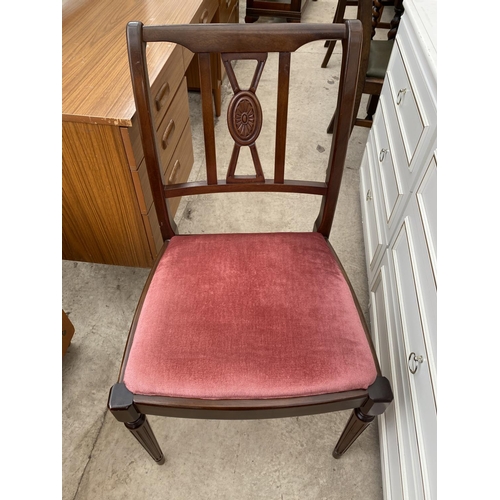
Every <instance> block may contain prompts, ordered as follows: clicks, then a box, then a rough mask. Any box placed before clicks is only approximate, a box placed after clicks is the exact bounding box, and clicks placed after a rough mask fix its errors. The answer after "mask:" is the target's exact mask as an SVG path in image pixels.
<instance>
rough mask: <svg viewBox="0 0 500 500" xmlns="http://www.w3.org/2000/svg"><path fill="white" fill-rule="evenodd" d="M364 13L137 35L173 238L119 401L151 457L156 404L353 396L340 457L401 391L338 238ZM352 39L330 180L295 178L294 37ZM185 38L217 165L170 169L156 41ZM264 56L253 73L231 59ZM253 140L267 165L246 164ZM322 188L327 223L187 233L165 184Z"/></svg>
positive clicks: (130, 30) (157, 195)
mask: <svg viewBox="0 0 500 500" xmlns="http://www.w3.org/2000/svg"><path fill="white" fill-rule="evenodd" d="M361 37H362V29H361V23H360V22H359V21H357V20H350V21H346V23H345V24H341V25H339V24H312V25H306V24H286V23H285V24H249V25H245V24H239V25H238V24H210V25H208V24H206V25H187V26H186V25H175V26H143V25H142V23H140V22H131V23H129V24H128V26H127V41H128V51H129V60H130V68H131V73H132V82H133V88H134V96H135V102H136V108H137V113H138V120H139V124H140V131H141V138H142V145H143V149H144V154H145V160H146V165H147V171H148V176H149V181H150V184H151V188H152V192H153V196H154V204H155V209H156V213H157V215H158V220H159V221H160V226H161V231H162V235H163V239H164V242H165V243H164V246H163V248H162V250H161V252H160V254H159V255H158V257H157V259H156V262H155V264H154V266H153V268H152V270H151V273H150V275H149V278H148V280H147V282H146V285H145V288H144V291H143V293H142V296H141V298H140V301H139V304H138V307H137V310H136V313H135V316H134V319H133V321H132V325H131V329H130V334H129V337H128V340H127V343H126V347H125V353H124V357H123V361H122V366H121V369H120V374H119V378H118V382H117V383H116V384H115V385H114V386H113V387H112V388H111V390H110V395H109V400H108V408H109V410H110V411H111V413H112V414H113V415H114V416H115V417H116V419H117V420H118V421H120V422H123V423H124V424H125V427H126V428H127V429H129V430H130V431H131V432H132V434H133V435H134V436H135V437H136V438H137V440H138V441H139V442H140V443H141V444H142V446H143V447H144V448H145V449H146V450H147V451H148V453H149V454H150V455H151V457H152V458H153V459H154V460H155V461H156V462H158V463H159V464H162V463H163V462H164V456H163V453H162V451H161V449H160V446H159V444H158V442H157V440H156V438H155V436H154V434H153V431H152V430H151V427H150V426H149V423H148V420H147V418H146V415H162V416H171V417H187V418H209V419H261V418H276V417H290V416H299V415H309V414H319V413H325V412H332V411H337V410H345V409H353V412H352V415H351V417H350V419H349V421H348V423H347V426H346V428H345V430H344V432H343V433H342V435H341V437H340V439H339V441H338V443H337V445H336V447H335V450H334V456H335V457H336V458H339V457H340V456H341V455H342V454H343V453H344V452H345V451H346V450H347V449H348V448H349V447H350V446H351V444H352V443H353V442H354V440H355V439H356V438H357V437H358V436H359V435H360V434H361V432H362V431H363V430H364V429H365V428H366V427H367V426H368V425H369V424H370V422H372V421H373V420H374V418H375V417H376V416H377V415H380V414H382V413H383V412H384V410H385V408H386V407H387V406H388V405H389V404H390V402H391V401H392V399H393V395H392V391H391V387H390V384H389V381H388V380H387V379H386V378H385V377H383V376H382V374H381V372H380V367H379V363H378V360H377V358H376V354H375V351H374V348H373V345H372V342H371V339H370V335H369V332H368V329H367V327H366V324H365V321H364V319H363V315H362V313H361V312H360V308H359V305H358V302H357V299H356V297H355V295H354V293H353V291H352V288H351V285H350V284H349V281H348V279H347V276H346V274H345V272H344V270H343V268H342V265H341V264H340V262H339V260H338V258H337V256H336V254H335V252H334V250H333V248H332V247H331V246H330V244H329V242H328V236H329V234H330V230H331V226H332V221H333V216H334V212H335V206H336V203H337V198H338V194H339V189H340V184H341V180H342V172H343V167H344V161H345V157H346V151H347V143H348V139H349V135H350V126H351V121H352V114H353V109H354V101H355V90H356V81H357V77H358V67H359V59H360V53H361V46H362V41H361ZM326 39H337V40H341V41H342V46H343V48H344V50H343V59H342V72H341V73H342V74H341V80H340V88H339V96H338V107H339V110H340V111H339V113H338V119H337V120H336V122H335V124H334V132H333V139H332V149H331V152H330V157H329V160H328V165H327V170H326V178H325V180H324V181H323V182H311V181H297V180H288V179H286V178H285V148H286V122H287V108H288V88H289V76H290V62H291V52H294V51H295V50H296V49H297V48H299V47H300V46H302V45H303V44H306V43H308V42H312V41H315V40H326ZM165 41H168V42H173V43H177V44H181V45H184V46H185V47H187V48H188V49H189V50H191V51H192V52H195V53H198V54H199V61H200V79H201V98H202V105H201V107H202V112H203V126H204V139H205V156H206V173H207V180H206V181H197V182H188V183H184V184H174V185H170V184H167V185H165V184H164V182H163V179H162V176H161V173H160V172H162V171H163V170H161V165H160V161H161V160H160V155H159V151H160V147H159V145H158V143H157V138H156V135H155V127H154V123H153V118H152V117H153V114H152V105H151V104H152V98H151V93H150V88H149V80H148V70H147V65H146V59H145V50H146V49H145V47H146V43H148V44H153V43H156V42H165ZM211 52H215V53H220V54H221V57H222V61H223V63H224V65H225V67H226V70H227V74H228V77H229V81H230V83H231V86H232V88H233V90H234V96H233V97H232V99H231V101H230V104H229V107H228V128H229V132H230V134H231V136H232V138H233V139H234V150H233V155H232V158H231V160H230V164H229V167H228V171H227V177H226V179H225V180H223V179H218V177H217V165H216V151H215V140H214V118H213V112H212V100H211V89H212V86H211V82H210V74H211V72H210V71H209V65H210V53H211ZM269 52H279V68H278V82H277V85H278V98H277V102H278V111H277V125H276V131H277V132H276V151H275V165H274V179H265V178H264V174H263V171H262V168H261V163H260V159H259V155H258V152H257V148H256V142H257V139H258V137H259V133H260V131H261V126H262V123H263V112H262V109H261V105H260V102H259V99H258V97H257V88H258V85H259V79H260V77H261V75H262V71H263V68H264V65H265V63H266V58H267V54H268V53H269ZM240 59H250V60H256V61H257V63H256V70H255V74H254V77H253V80H252V82H251V84H250V88H249V89H241V88H240V87H239V84H238V80H237V76H236V74H235V72H234V70H233V67H232V65H231V61H234V60H240ZM242 147H249V148H250V151H251V156H252V158H253V161H254V166H255V176H238V175H236V174H235V171H236V163H237V160H238V154H239V151H240V149H241V148H242ZM244 191H248V192H258V191H259V192H280V193H307V194H310V195H315V196H321V198H322V204H321V209H320V212H319V215H318V217H317V219H316V222H315V224H314V230H313V231H312V232H306V233H304V232H302V233H300V232H297V233H293V232H286V233H284V232H283V233H279V232H278V233H256V234H254V233H246V234H199V235H179V234H178V233H177V229H176V226H175V224H174V222H173V220H172V217H171V214H170V213H169V210H168V203H166V201H165V200H166V199H167V200H168V199H170V198H173V197H177V196H185V195H198V194H207V193H236V192H244Z"/></svg>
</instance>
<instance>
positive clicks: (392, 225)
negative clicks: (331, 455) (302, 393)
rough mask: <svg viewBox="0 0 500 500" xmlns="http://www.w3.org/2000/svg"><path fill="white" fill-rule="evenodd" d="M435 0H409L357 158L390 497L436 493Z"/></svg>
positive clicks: (421, 496)
mask: <svg viewBox="0 0 500 500" xmlns="http://www.w3.org/2000/svg"><path fill="white" fill-rule="evenodd" d="M435 5H436V1H435V0H427V1H426V0H405V2H404V7H405V13H404V15H403V17H402V18H401V24H400V25H399V29H398V34H397V36H396V43H395V45H394V49H393V52H392V55H391V59H390V61H389V66H388V69H387V75H386V78H385V81H384V86H383V90H382V94H381V97H380V101H379V105H378V108H377V112H376V114H375V117H374V121H373V125H372V129H371V130H370V133H369V136H368V142H367V145H366V149H365V153H364V156H363V161H362V164H361V186H360V195H361V207H362V217H363V231H364V239H365V249H366V265H367V271H368V280H369V290H370V306H369V308H370V321H371V330H372V336H373V338H374V343H375V348H376V350H377V353H378V355H379V359H380V364H381V367H382V372H383V374H384V375H385V376H386V377H387V378H388V379H389V380H390V381H391V384H392V388H393V392H394V402H393V404H392V405H391V406H390V407H389V409H388V410H387V411H386V413H385V414H384V415H383V416H382V417H381V418H380V420H379V423H380V425H379V429H380V443H381V446H380V448H381V459H382V471H383V483H384V495H385V498H386V499H394V500H397V499H415V500H420V499H435V498H436V497H437V494H436V490H437V478H436V472H437V447H436V439H437V436H436V428H437V330H436V324H437V309H436V304H437V222H436V219H437V201H436V197H437V152H436V148H437V143H436V114H437V113H436V110H437V107H436V54H437V51H436V41H435V29H434V28H433V26H432V23H434V24H435V22H436V21H435Z"/></svg>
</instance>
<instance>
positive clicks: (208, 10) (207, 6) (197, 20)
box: [190, 0, 219, 24]
mask: <svg viewBox="0 0 500 500" xmlns="http://www.w3.org/2000/svg"><path fill="white" fill-rule="evenodd" d="M218 7H219V2H218V1H217V0H204V1H203V2H202V4H201V5H200V7H199V8H198V10H197V11H196V14H195V15H194V16H193V19H192V20H191V23H190V24H205V23H209V22H211V21H212V18H213V17H214V14H215V12H216V11H217V8H218Z"/></svg>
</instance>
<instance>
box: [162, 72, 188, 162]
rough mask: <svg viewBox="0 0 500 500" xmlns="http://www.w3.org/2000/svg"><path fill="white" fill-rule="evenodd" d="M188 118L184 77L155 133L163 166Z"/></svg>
mask: <svg viewBox="0 0 500 500" xmlns="http://www.w3.org/2000/svg"><path fill="white" fill-rule="evenodd" d="M188 120H189V101H188V92H187V86H186V79H185V78H184V79H183V81H182V83H181V85H180V86H179V89H178V90H177V92H176V94H175V97H174V98H173V101H172V104H171V106H170V107H169V108H168V111H167V113H166V114H165V118H164V119H163V121H162V122H161V124H160V127H159V128H158V131H157V133H156V136H157V141H158V148H159V152H160V157H161V162H162V165H163V167H165V166H166V165H168V163H169V162H170V160H171V158H172V155H173V154H174V151H175V148H176V147H177V144H178V142H179V140H180V138H181V135H182V132H183V130H184V127H185V125H186V123H187V122H188Z"/></svg>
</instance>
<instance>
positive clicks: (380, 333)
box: [370, 255, 420, 500]
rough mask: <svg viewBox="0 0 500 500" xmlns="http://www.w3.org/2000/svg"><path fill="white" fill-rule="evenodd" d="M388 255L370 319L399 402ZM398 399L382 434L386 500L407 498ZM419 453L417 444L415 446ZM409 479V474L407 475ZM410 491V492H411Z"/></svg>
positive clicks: (372, 290) (373, 291)
mask: <svg viewBox="0 0 500 500" xmlns="http://www.w3.org/2000/svg"><path fill="white" fill-rule="evenodd" d="M387 262H388V258H387V255H385V256H384V258H383V259H382V262H381V265H380V268H379V270H378V272H377V275H376V277H375V280H374V282H373V285H372V286H371V287H370V318H371V329H372V337H373V340H374V344H375V349H376V351H377V356H378V359H379V362H380V368H381V370H382V375H384V376H385V377H387V378H388V379H389V381H390V382H391V386H392V389H393V392H394V397H395V398H397V396H398V394H397V388H398V381H397V375H395V367H394V361H393V355H392V356H391V352H394V351H393V344H394V337H395V328H394V311H393V309H394V306H393V304H392V301H391V295H390V289H391V283H390V275H389V269H388V265H387ZM397 405H398V401H397V399H396V400H395V401H394V402H393V403H392V404H391V405H390V406H389V407H388V408H387V410H386V411H385V412H384V414H383V415H381V417H380V418H381V421H380V430H381V448H382V449H381V452H383V453H382V457H383V459H382V469H383V474H384V477H385V481H384V482H385V484H386V487H387V485H388V486H389V491H388V492H386V493H387V495H386V498H391V499H394V500H396V499H402V498H403V483H402V479H401V477H402V474H401V468H402V464H401V458H400V445H399V443H398V436H399V434H400V433H401V428H400V427H401V423H398V419H397V418H396V406H397ZM414 448H415V451H416V443H415V444H414ZM415 473H418V467H416V468H411V469H410V476H413V475H414V474H415ZM406 477H407V478H408V474H406ZM410 480H411V483H412V484H415V483H416V484H419V482H420V478H418V477H417V479H416V480H415V479H414V478H413V477H411V479H410ZM407 489H408V488H407Z"/></svg>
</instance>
